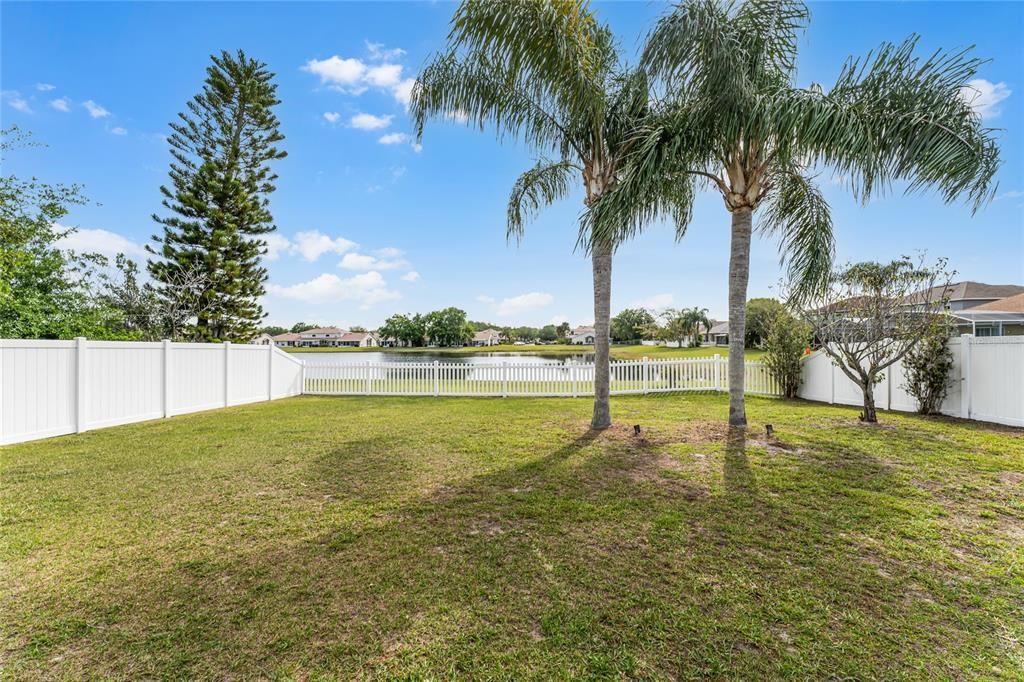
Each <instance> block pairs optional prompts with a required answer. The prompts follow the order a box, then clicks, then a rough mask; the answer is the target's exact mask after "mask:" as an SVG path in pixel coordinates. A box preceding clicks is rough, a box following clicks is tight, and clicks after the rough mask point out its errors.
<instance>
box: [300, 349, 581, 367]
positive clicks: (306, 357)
mask: <svg viewBox="0 0 1024 682" xmlns="http://www.w3.org/2000/svg"><path fill="white" fill-rule="evenodd" d="M293 357H296V358H299V359H300V360H303V361H305V363H306V364H307V365H364V364H366V363H368V362H370V363H379V362H387V363H396V364H397V363H405V362H420V363H423V362H434V361H435V360H436V361H438V362H442V363H447V364H459V365H494V364H501V362H503V361H507V362H514V363H516V364H517V365H550V364H560V365H564V364H566V363H568V362H572V363H575V364H579V363H581V362H593V361H594V354H593V353H577V354H573V355H562V354H545V353H514V352H513V353H474V354H473V355H459V354H454V353H452V354H448V353H431V352H430V351H424V352H422V353H379V352H373V353H358V352H356V353H353V352H341V353H295V354H294V355H293Z"/></svg>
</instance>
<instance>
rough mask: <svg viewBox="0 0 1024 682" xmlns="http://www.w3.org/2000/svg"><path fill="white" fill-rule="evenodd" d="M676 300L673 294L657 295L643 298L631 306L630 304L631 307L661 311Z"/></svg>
mask: <svg viewBox="0 0 1024 682" xmlns="http://www.w3.org/2000/svg"><path fill="white" fill-rule="evenodd" d="M674 300H675V298H674V297H673V296H672V294H655V295H653V296H648V297H647V298H643V299H640V300H638V301H633V302H632V303H631V304H629V307H630V308H643V309H645V310H655V311H660V310H664V309H665V308H668V307H669V306H670V305H672V301H674Z"/></svg>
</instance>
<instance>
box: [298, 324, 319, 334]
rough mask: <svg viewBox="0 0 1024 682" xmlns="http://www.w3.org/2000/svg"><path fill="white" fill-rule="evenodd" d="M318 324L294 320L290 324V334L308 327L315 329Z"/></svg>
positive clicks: (305, 329)
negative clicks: (294, 321)
mask: <svg viewBox="0 0 1024 682" xmlns="http://www.w3.org/2000/svg"><path fill="white" fill-rule="evenodd" d="M319 326H320V325H318V324H309V323H307V322H296V323H295V324H293V325H292V328H291V332H292V334H299V333H302V332H304V331H307V330H309V329H316V328H317V327H319Z"/></svg>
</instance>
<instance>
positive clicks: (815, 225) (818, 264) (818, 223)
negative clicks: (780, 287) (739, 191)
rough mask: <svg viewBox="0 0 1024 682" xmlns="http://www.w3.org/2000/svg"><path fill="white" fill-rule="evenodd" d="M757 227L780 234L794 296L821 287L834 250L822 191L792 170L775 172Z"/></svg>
mask: <svg viewBox="0 0 1024 682" xmlns="http://www.w3.org/2000/svg"><path fill="white" fill-rule="evenodd" d="M772 181H773V184H774V188H773V190H772V194H771V196H770V198H769V200H768V201H767V202H766V205H765V207H764V208H765V210H764V213H763V214H762V215H761V216H760V217H759V221H758V229H759V230H760V231H761V232H762V233H764V234H768V235H774V236H777V237H778V238H779V254H780V256H781V259H782V263H783V264H784V265H785V266H786V269H787V271H788V274H789V279H790V285H791V287H792V293H793V297H794V299H795V300H805V299H806V298H808V297H809V296H812V295H813V294H815V293H816V292H818V291H820V290H821V287H823V286H824V285H825V284H826V283H827V281H828V277H829V273H830V272H831V269H832V259H833V256H834V254H835V239H834V236H833V226H832V213H831V211H830V210H829V206H828V202H827V201H825V197H824V196H822V194H821V191H820V190H819V189H818V188H817V187H816V186H815V184H814V183H813V182H812V181H811V180H810V179H808V178H806V177H804V176H803V175H801V174H800V173H798V172H796V171H795V170H787V171H785V172H780V173H778V174H777V175H776V176H775V177H774V178H773V179H772Z"/></svg>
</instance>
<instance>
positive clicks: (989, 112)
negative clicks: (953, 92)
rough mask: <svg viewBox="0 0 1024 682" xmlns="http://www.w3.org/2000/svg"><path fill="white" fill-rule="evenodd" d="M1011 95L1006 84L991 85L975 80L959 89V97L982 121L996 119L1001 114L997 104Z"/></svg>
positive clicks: (978, 79)
mask: <svg viewBox="0 0 1024 682" xmlns="http://www.w3.org/2000/svg"><path fill="white" fill-rule="evenodd" d="M1011 94H1012V92H1011V90H1010V89H1009V88H1008V87H1006V83H1002V82H999V83H992V82H991V81H987V80H985V79H984V78H975V79H974V80H972V81H968V83H967V85H966V86H964V87H962V88H960V97H962V98H963V99H964V101H965V102H967V103H968V104H969V105H971V107H972V108H973V109H974V110H975V111H976V112H978V115H979V116H981V118H982V119H990V118H996V117H997V116H999V114H1000V113H1002V110H1001V109H1000V108H999V103H1000V102H1002V101H1003V100H1004V99H1006V98H1007V97H1009V96H1010V95H1011Z"/></svg>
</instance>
